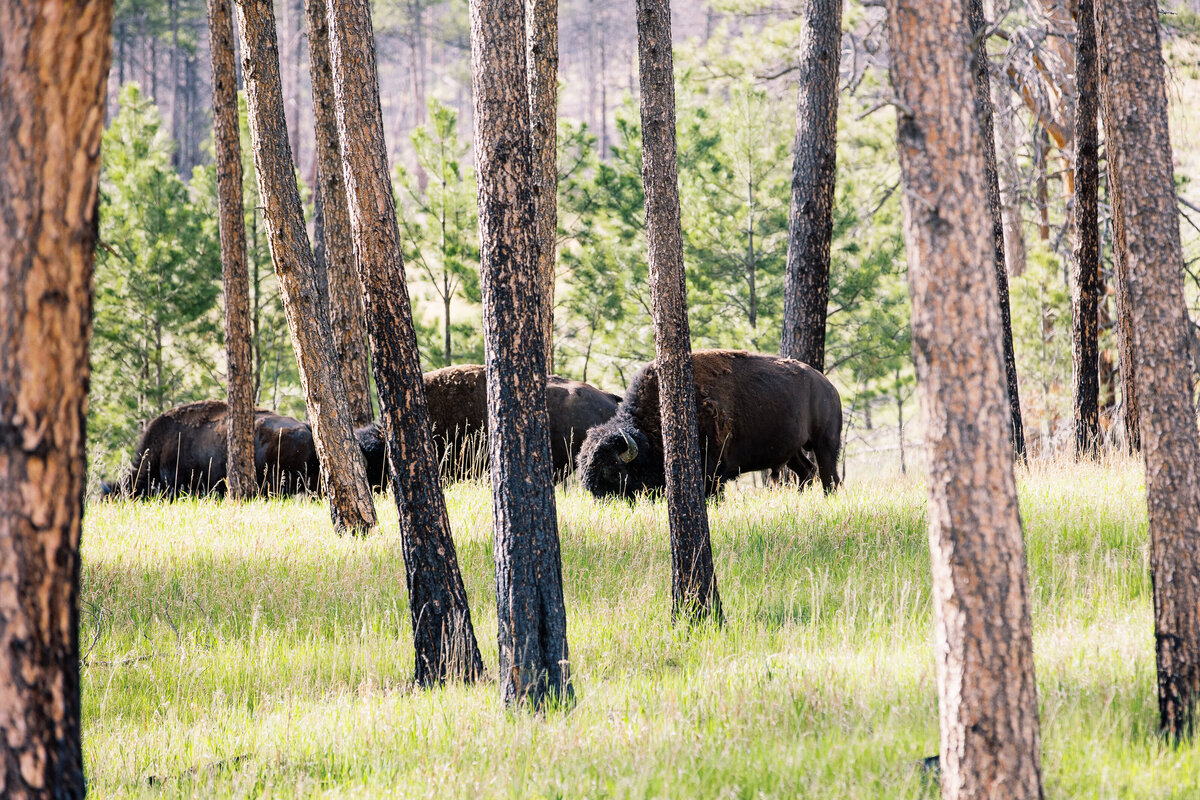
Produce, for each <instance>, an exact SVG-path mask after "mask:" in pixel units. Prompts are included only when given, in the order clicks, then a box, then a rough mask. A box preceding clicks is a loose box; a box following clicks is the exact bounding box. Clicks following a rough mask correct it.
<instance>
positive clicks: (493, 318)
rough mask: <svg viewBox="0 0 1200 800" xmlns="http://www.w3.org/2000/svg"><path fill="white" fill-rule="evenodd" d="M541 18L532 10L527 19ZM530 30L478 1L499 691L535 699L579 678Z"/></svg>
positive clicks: (511, 14)
mask: <svg viewBox="0 0 1200 800" xmlns="http://www.w3.org/2000/svg"><path fill="white" fill-rule="evenodd" d="M540 22H541V21H540V20H536V19H535V20H531V22H530V29H531V30H532V29H536V28H538V27H539V23H540ZM524 35H525V6H524V0H472V2H471V53H472V57H473V60H474V64H475V74H474V81H473V88H474V95H475V115H474V116H475V154H476V156H475V159H476V164H477V170H478V175H479V244H480V249H479V255H480V287H481V289H482V290H483V335H484V344H485V346H486V351H487V359H486V362H487V396H488V457H489V459H490V463H491V473H492V497H493V500H492V518H493V530H494V531H495V553H496V607H497V609H499V612H498V614H497V616H498V618H499V631H498V643H499V649H500V694H501V696H502V697H503V698H504V700H505V702H506V703H510V704H512V703H519V702H522V701H528V702H529V703H531V704H532V705H533V706H535V707H537V706H541V705H542V704H544V703H545V701H546V700H547V699H548V698H560V699H569V698H570V696H571V684H570V672H569V670H568V668H567V667H568V651H567V615H566V610H565V607H564V605H563V588H562V561H561V558H560V554H559V542H558V520H557V517H556V513H555V506H554V478H553V466H552V464H551V462H550V418H549V415H548V414H547V412H546V361H545V358H544V353H545V349H544V341H543V337H544V335H545V331H544V329H543V327H542V321H543V315H542V313H541V310H542V309H541V303H542V298H543V297H544V294H543V293H542V278H544V277H545V276H544V273H540V272H539V271H538V264H539V260H538V249H539V245H541V244H542V241H540V240H539V236H538V232H537V229H536V228H535V215H536V212H537V206H538V205H539V201H538V200H537V199H536V194H535V191H536V190H535V180H534V163H533V161H534V157H533V146H532V135H531V132H530V103H529V95H528V93H527V92H528V89H527V86H528V85H529V84H528V82H527V71H526V50H525V40H524ZM535 99H536V98H535ZM542 188H543V189H544V188H545V186H544V185H543V187H542ZM544 198H545V195H543V196H542V199H544Z"/></svg>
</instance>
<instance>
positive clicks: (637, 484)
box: [579, 420, 663, 498]
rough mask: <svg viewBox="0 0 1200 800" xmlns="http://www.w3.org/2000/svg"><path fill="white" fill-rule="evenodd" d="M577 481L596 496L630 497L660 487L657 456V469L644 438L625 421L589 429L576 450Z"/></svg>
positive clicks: (659, 463)
mask: <svg viewBox="0 0 1200 800" xmlns="http://www.w3.org/2000/svg"><path fill="white" fill-rule="evenodd" d="M579 480H580V483H582V484H583V487H584V488H585V489H587V490H588V491H589V492H591V493H592V494H593V495H595V496H596V497H607V496H608V495H613V494H615V495H620V496H622V497H626V498H632V497H633V496H634V495H635V494H637V493H638V492H641V491H646V490H648V489H651V490H652V489H659V488H662V485H663V471H662V461H661V456H660V457H659V461H658V465H657V469H656V468H655V465H654V454H653V453H652V452H651V448H650V442H649V440H647V438H646V435H645V434H644V433H642V432H641V431H640V430H638V429H637V428H635V427H633V426H632V425H630V424H629V421H628V420H622V421H620V422H618V421H617V420H612V421H610V422H608V423H606V424H604V425H601V426H599V427H596V428H593V429H592V430H591V431H589V432H588V437H587V439H586V440H585V441H584V443H583V447H582V448H581V449H580V451H579Z"/></svg>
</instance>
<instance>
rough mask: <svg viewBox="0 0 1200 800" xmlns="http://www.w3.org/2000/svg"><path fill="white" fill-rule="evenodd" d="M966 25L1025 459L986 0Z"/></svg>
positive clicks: (1011, 405) (1018, 449) (1012, 408)
mask: <svg viewBox="0 0 1200 800" xmlns="http://www.w3.org/2000/svg"><path fill="white" fill-rule="evenodd" d="M967 24H968V26H969V27H970V30H971V36H972V40H973V41H974V43H975V60H974V62H973V66H972V70H973V72H974V78H975V81H974V84H975V116H976V117H978V121H979V132H980V134H981V136H982V141H983V166H984V179H985V180H986V181H987V202H988V211H989V212H990V216H991V220H992V253H993V258H992V272H993V274H994V275H995V280H996V299H997V302H998V303H999V305H1000V339H1001V344H1002V345H1003V352H1004V381H1005V385H1006V386H1007V387H1008V411H1009V415H1010V416H1011V417H1012V431H1011V432H1012V440H1013V450H1014V452H1015V455H1016V457H1017V458H1024V457H1025V426H1024V424H1023V423H1022V421H1021V393H1020V389H1019V387H1018V386H1017V356H1016V352H1015V351H1014V350H1013V335H1012V317H1011V314H1010V312H1009V302H1008V267H1007V266H1006V265H1005V261H1004V215H1003V213H1002V212H1001V210H1000V176H999V172H998V171H997V170H996V139H995V134H994V131H995V126H994V125H993V124H992V81H991V76H990V75H989V74H988V54H987V37H986V36H985V35H984V33H985V29H986V28H987V20H986V19H984V17H983V0H967Z"/></svg>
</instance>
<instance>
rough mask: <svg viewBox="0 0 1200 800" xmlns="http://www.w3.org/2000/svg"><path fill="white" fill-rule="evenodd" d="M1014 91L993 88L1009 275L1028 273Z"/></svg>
mask: <svg viewBox="0 0 1200 800" xmlns="http://www.w3.org/2000/svg"><path fill="white" fill-rule="evenodd" d="M1011 92H1012V90H1011V89H1010V88H1009V85H1008V82H1007V81H1004V80H998V81H996V82H995V83H994V84H992V108H993V110H994V111H995V114H994V115H993V118H994V120H995V122H996V161H997V166H998V168H999V172H1000V178H1001V180H1000V212H1001V216H1002V217H1003V218H1004V260H1005V262H1006V263H1007V266H1008V275H1009V277H1010V278H1015V277H1017V276H1018V275H1023V274H1024V273H1025V262H1026V257H1025V218H1024V212H1023V210H1022V208H1021V186H1022V184H1023V181H1024V179H1023V178H1022V176H1021V165H1020V162H1019V161H1018V154H1017V130H1016V126H1015V125H1014V124H1013V114H1014V113H1015V112H1014V110H1013V104H1012V93H1011Z"/></svg>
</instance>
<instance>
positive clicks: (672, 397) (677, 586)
mask: <svg viewBox="0 0 1200 800" xmlns="http://www.w3.org/2000/svg"><path fill="white" fill-rule="evenodd" d="M637 30H638V72H639V77H640V83H641V105H642V153H643V155H642V184H643V186H644V188H645V195H646V245H647V249H648V251H649V265H650V300H651V310H652V312H653V315H654V349H655V355H656V359H655V360H656V364H657V369H658V383H659V412H660V415H661V417H662V429H663V457H664V461H665V466H666V478H667V516H668V518H669V522H670V527H671V598H672V607H673V608H672V610H673V613H674V614H675V616H676V617H677V618H687V619H690V618H699V617H703V616H708V615H712V616H713V617H714V618H716V619H718V620H719V619H720V618H721V596H720V594H719V593H718V592H717V575H716V571H715V569H714V568H713V558H712V543H711V541H710V539H709V534H708V509H707V508H706V507H705V504H704V477H703V474H702V472H701V464H700V445H699V438H698V436H697V427H696V384H695V380H694V378H693V374H692V345H691V333H690V331H689V328H688V315H687V285H686V281H685V273H684V267H683V233H682V231H681V229H680V220H679V175H678V169H679V165H678V163H677V161H676V149H675V79H674V60H673V55H672V52H671V8H670V2H669V0H637Z"/></svg>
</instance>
